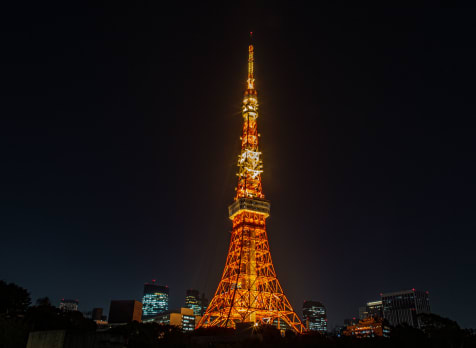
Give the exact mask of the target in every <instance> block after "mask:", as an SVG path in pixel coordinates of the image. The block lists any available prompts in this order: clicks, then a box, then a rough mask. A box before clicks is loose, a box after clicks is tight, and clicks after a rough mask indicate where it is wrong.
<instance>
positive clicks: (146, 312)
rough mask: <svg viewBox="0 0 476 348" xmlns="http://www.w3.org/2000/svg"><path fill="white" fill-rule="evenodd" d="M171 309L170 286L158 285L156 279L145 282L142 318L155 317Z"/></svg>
mask: <svg viewBox="0 0 476 348" xmlns="http://www.w3.org/2000/svg"><path fill="white" fill-rule="evenodd" d="M168 310H169V288H168V286H162V285H158V284H157V282H156V281H155V279H154V280H153V281H152V283H145V284H144V296H143V297H142V319H149V318H153V317H155V316H157V315H159V314H161V313H165V312H167V311H168Z"/></svg>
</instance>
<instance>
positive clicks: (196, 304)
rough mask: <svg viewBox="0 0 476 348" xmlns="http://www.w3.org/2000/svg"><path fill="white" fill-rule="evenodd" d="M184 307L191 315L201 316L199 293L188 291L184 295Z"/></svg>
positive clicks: (192, 290)
mask: <svg viewBox="0 0 476 348" xmlns="http://www.w3.org/2000/svg"><path fill="white" fill-rule="evenodd" d="M185 307H186V308H190V309H192V310H193V314H195V315H202V305H201V301H200V292H199V291H198V290H195V289H189V290H187V292H186V295H185Z"/></svg>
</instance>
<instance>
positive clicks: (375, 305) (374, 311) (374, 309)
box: [366, 300, 383, 319]
mask: <svg viewBox="0 0 476 348" xmlns="http://www.w3.org/2000/svg"><path fill="white" fill-rule="evenodd" d="M366 309H367V318H377V319H381V318H383V304H382V301H381V300H380V301H371V302H367V306H366Z"/></svg>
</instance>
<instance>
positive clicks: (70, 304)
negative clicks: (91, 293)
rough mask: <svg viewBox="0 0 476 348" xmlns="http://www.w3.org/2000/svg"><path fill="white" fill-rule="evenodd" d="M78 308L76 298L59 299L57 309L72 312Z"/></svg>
mask: <svg viewBox="0 0 476 348" xmlns="http://www.w3.org/2000/svg"><path fill="white" fill-rule="evenodd" d="M78 308H79V301H78V300H67V299H64V298H62V299H61V301H60V305H59V309H61V310H62V311H64V312H74V311H77V310H78Z"/></svg>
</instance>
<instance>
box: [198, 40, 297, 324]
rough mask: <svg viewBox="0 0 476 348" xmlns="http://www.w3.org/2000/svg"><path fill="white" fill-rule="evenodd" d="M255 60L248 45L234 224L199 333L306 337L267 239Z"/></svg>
mask: <svg viewBox="0 0 476 348" xmlns="http://www.w3.org/2000/svg"><path fill="white" fill-rule="evenodd" d="M253 54H254V53H253V45H250V46H249V57H248V80H247V89H246V91H245V93H244V98H243V111H242V115H243V135H242V137H241V154H240V155H239V156H238V168H239V170H238V174H237V175H238V185H237V188H236V196H235V201H234V202H233V204H231V205H230V206H229V208H228V210H229V216H230V219H231V220H232V222H233V230H232V232H231V241H230V248H229V250H228V256H227V259H226V264H225V269H224V271H223V275H222V278H221V281H220V283H219V285H218V288H217V290H216V292H215V296H214V297H213V299H212V300H211V302H210V305H209V306H208V308H207V310H206V312H205V314H204V315H203V317H202V318H201V320H200V321H199V322H198V324H197V328H199V327H210V326H221V327H234V326H235V324H236V323H239V322H252V323H255V325H259V324H260V323H262V324H272V325H276V326H277V327H278V328H279V329H281V330H284V329H292V330H294V331H295V332H297V333H302V332H303V331H304V330H305V328H304V326H303V324H302V323H301V321H300V319H299V317H298V316H297V314H296V313H295V312H294V310H293V308H292V306H291V304H290V303H289V301H288V299H287V298H286V296H285V295H284V293H283V289H282V287H281V285H280V283H279V281H278V278H277V277H276V271H275V269H274V266H273V262H272V260H271V253H270V250H269V243H268V236H267V234H266V218H267V217H268V216H269V211H270V204H269V202H268V201H266V200H265V197H264V194H263V190H262V186H261V173H262V172H263V170H262V161H261V159H260V156H261V152H259V150H258V137H259V134H258V128H257V118H258V94H257V91H256V89H255V80H254V57H253Z"/></svg>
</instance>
